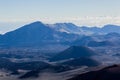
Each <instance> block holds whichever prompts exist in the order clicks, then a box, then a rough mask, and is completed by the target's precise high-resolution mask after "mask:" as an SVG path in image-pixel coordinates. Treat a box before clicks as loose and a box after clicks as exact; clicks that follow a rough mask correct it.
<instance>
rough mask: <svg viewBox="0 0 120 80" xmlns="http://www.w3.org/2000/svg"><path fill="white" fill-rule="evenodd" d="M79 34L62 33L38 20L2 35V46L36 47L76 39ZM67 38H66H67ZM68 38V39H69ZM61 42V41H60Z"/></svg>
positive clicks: (0, 43) (0, 40) (0, 39)
mask: <svg viewBox="0 0 120 80" xmlns="http://www.w3.org/2000/svg"><path fill="white" fill-rule="evenodd" d="M76 36H77V35H74V34H67V33H64V32H63V33H60V32H57V31H55V30H53V29H52V28H50V27H49V26H47V25H45V24H43V23H41V22H39V21H37V22H34V23H31V24H28V25H25V26H23V27H21V28H19V29H17V30H14V31H11V32H8V33H6V34H4V35H2V36H0V46H10V47H11V46H16V47H20V46H21V47H30V46H32V47H34V46H42V45H48V44H56V43H58V42H59V41H60V42H61V43H62V42H65V41H69V39H70V41H71V40H72V39H74V37H76ZM65 38H66V39H65ZM67 38H68V39H67ZM60 42H59V43H60Z"/></svg>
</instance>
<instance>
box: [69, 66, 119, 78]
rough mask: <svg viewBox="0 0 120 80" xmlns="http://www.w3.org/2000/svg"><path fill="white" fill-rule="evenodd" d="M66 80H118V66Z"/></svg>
mask: <svg viewBox="0 0 120 80" xmlns="http://www.w3.org/2000/svg"><path fill="white" fill-rule="evenodd" d="M68 80H120V66H119V65H113V66H109V67H106V68H103V69H101V70H98V71H91V72H88V73H84V74H81V75H78V76H76V77H74V78H71V79H68Z"/></svg>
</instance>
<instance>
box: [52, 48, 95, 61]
mask: <svg viewBox="0 0 120 80" xmlns="http://www.w3.org/2000/svg"><path fill="white" fill-rule="evenodd" d="M93 55H96V53H95V52H94V51H92V50H90V49H89V48H87V47H83V46H72V47H70V48H68V49H66V50H64V51H63V52H61V53H59V54H57V55H56V56H54V57H53V58H51V60H50V61H60V60H68V59H72V58H73V59H74V58H82V57H90V56H93Z"/></svg>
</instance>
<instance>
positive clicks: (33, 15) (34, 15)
mask: <svg viewBox="0 0 120 80" xmlns="http://www.w3.org/2000/svg"><path fill="white" fill-rule="evenodd" d="M119 9H120V0H0V31H1V32H5V31H7V30H12V29H15V28H17V27H18V26H21V25H23V23H29V22H33V21H38V20H40V21H42V22H45V23H55V22H73V23H75V24H77V25H87V26H102V25H104V24H120V10H119ZM3 23H4V24H5V23H9V24H10V26H9V29H8V27H7V25H3ZM18 23H19V24H18ZM12 24H14V25H12ZM15 24H16V25H15ZM1 25H2V27H1ZM12 26H16V27H12ZM3 27H4V30H3Z"/></svg>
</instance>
